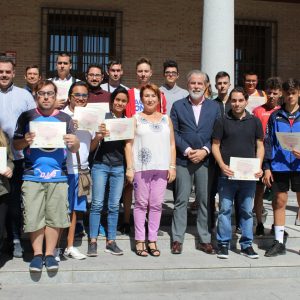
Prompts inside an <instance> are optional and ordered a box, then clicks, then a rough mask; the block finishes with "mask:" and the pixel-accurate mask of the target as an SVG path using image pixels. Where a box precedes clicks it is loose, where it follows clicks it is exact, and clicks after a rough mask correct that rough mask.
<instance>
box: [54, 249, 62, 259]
mask: <svg viewBox="0 0 300 300" xmlns="http://www.w3.org/2000/svg"><path fill="white" fill-rule="evenodd" d="M61 253H62V248H55V249H54V251H53V256H54V258H55V260H56V261H57V262H60V255H61Z"/></svg>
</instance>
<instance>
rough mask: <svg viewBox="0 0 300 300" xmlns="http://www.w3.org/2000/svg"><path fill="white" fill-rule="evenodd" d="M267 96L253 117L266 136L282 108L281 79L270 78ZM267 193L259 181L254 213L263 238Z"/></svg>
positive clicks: (256, 233)
mask: <svg viewBox="0 0 300 300" xmlns="http://www.w3.org/2000/svg"><path fill="white" fill-rule="evenodd" d="M266 94H267V102H266V103H265V104H264V105H262V106H259V107H257V108H255V109H254V110H253V115H254V116H256V117H257V118H258V119H259V120H260V121H261V124H262V126H263V130H264V134H266V127H267V124H268V120H269V117H270V115H271V114H272V113H273V111H275V110H277V109H279V108H280V106H279V105H278V104H279V101H280V97H281V96H282V82H281V79H280V78H279V77H272V78H269V79H268V80H267V82H266ZM264 192H265V185H264V184H263V183H262V182H261V181H258V182H257V184H256V192H255V198H254V211H255V214H256V220H257V226H256V230H255V235H257V236H263V235H265V232H264V225H263V223H262V212H263V195H264Z"/></svg>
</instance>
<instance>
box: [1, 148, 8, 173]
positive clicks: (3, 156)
mask: <svg viewBox="0 0 300 300" xmlns="http://www.w3.org/2000/svg"><path fill="white" fill-rule="evenodd" d="M6 168H7V149H6V147H0V172H5V171H6Z"/></svg>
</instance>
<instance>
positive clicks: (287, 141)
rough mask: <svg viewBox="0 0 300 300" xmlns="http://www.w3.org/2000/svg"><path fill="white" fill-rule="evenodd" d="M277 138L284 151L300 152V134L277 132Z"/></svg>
mask: <svg viewBox="0 0 300 300" xmlns="http://www.w3.org/2000/svg"><path fill="white" fill-rule="evenodd" d="M276 137H277V139H278V141H279V144H280V146H281V148H282V149H284V150H288V151H292V150H293V148H294V149H296V150H300V132H292V133H288V132H276Z"/></svg>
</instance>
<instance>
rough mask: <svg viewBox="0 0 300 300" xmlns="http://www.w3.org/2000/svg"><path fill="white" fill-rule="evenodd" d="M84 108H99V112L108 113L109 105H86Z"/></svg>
mask: <svg viewBox="0 0 300 300" xmlns="http://www.w3.org/2000/svg"><path fill="white" fill-rule="evenodd" d="M86 107H92V108H99V109H101V110H104V111H105V112H107V113H108V112H109V103H107V102H105V103H102V102H101V103H88V104H87V105H86Z"/></svg>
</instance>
